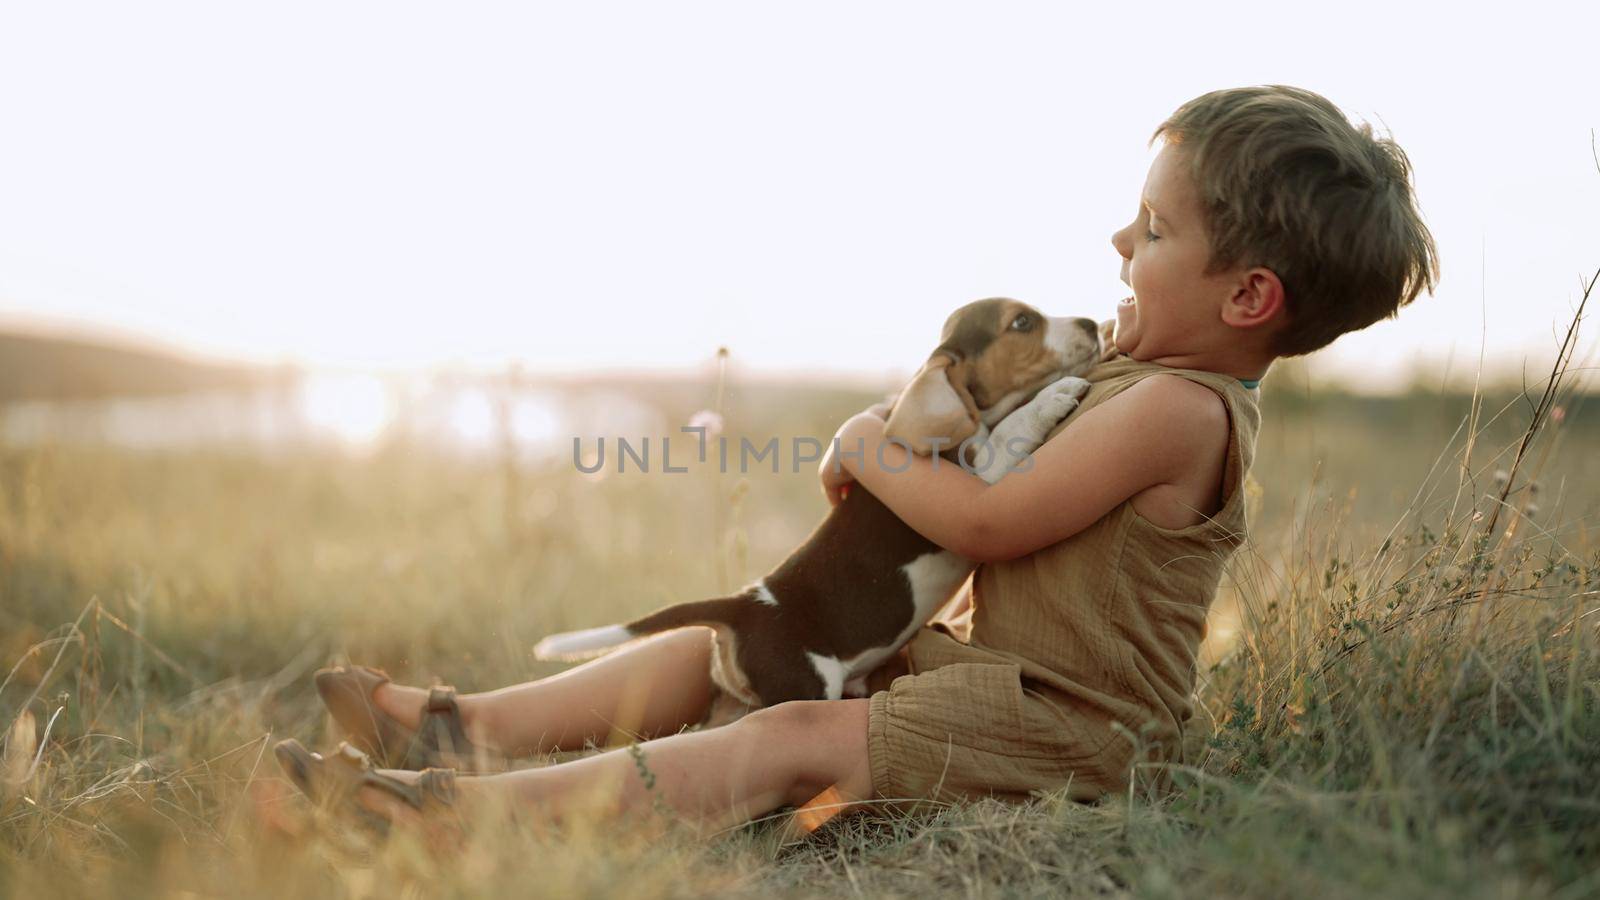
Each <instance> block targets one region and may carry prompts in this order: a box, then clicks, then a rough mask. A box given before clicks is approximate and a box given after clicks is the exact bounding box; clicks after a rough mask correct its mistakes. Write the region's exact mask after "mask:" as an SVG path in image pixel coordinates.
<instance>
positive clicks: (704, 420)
mask: <svg viewBox="0 0 1600 900" xmlns="http://www.w3.org/2000/svg"><path fill="white" fill-rule="evenodd" d="M688 427H690V428H704V429H705V430H706V431H705V434H706V437H716V436H717V435H719V434H721V433H722V416H721V415H719V414H718V413H717V412H716V411H715V410H710V409H702V410H700V411H699V412H697V413H695V414H694V415H692V416H690V417H689V425H688Z"/></svg>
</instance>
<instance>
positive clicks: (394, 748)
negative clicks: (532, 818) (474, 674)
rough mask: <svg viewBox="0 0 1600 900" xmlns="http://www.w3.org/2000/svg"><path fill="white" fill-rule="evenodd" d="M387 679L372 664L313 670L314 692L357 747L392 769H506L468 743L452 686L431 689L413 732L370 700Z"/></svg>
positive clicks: (489, 751)
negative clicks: (418, 722)
mask: <svg viewBox="0 0 1600 900" xmlns="http://www.w3.org/2000/svg"><path fill="white" fill-rule="evenodd" d="M390 680H391V679H390V678H389V673H387V672H385V671H383V670H382V669H374V668H372V667H371V666H348V667H346V666H336V667H334V668H331V669H319V670H318V671H317V674H316V684H317V693H318V694H321V695H322V703H323V705H325V706H327V707H328V712H330V713H331V714H332V715H333V720H334V721H335V722H338V723H339V727H340V728H342V729H344V731H345V733H346V734H348V735H349V736H350V740H351V741H352V742H353V743H354V744H355V746H356V748H357V749H360V750H362V751H364V752H365V753H367V754H368V755H370V756H371V757H372V758H373V759H375V760H377V761H378V764H379V765H381V766H384V767H386V768H391V769H426V768H431V767H440V768H450V769H460V770H462V771H464V772H499V771H503V770H504V769H505V768H506V765H505V760H504V758H503V757H502V756H501V755H500V754H499V753H497V752H495V751H494V750H492V749H490V748H488V747H482V746H478V745H475V744H473V743H472V742H471V741H470V740H468V739H467V732H466V730H465V729H464V728H463V727H462V724H461V708H460V707H459V706H457V705H456V689H455V688H453V687H450V686H448V685H436V686H434V687H432V688H429V689H428V700H427V702H426V704H425V705H424V706H423V709H422V728H421V729H419V730H417V731H412V730H411V729H410V728H407V727H406V726H404V725H402V724H400V723H399V722H397V721H395V720H394V718H392V717H391V716H389V715H388V714H387V713H385V712H384V711H383V710H381V709H379V708H378V705H377V704H376V703H374V702H373V701H372V692H373V691H374V690H376V689H377V688H378V686H379V685H381V684H385V683H387V682H389V681H390Z"/></svg>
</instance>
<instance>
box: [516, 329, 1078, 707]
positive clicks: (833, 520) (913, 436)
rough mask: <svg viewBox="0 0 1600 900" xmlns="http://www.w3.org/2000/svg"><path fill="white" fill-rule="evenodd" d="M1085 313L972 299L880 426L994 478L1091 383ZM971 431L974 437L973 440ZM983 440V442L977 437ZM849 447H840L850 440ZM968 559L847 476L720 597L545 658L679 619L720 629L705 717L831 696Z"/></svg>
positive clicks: (965, 570) (904, 635)
mask: <svg viewBox="0 0 1600 900" xmlns="http://www.w3.org/2000/svg"><path fill="white" fill-rule="evenodd" d="M1100 351H1101V335H1100V330H1099V328H1098V326H1097V325H1096V323H1095V322H1094V321H1093V320H1092V319H1081V318H1049V317H1046V316H1044V315H1041V314H1040V313H1039V311H1038V310H1036V309H1034V308H1032V307H1030V306H1028V305H1027V304H1024V303H1021V302H1018V301H1016V300H1010V299H1006V298H992V299H988V300H979V301H976V302H974V303H969V304H967V305H966V306H963V307H962V308H960V309H958V310H956V311H955V312H954V313H952V314H951V316H950V318H949V319H947V320H946V321H945V324H944V332H943V335H942V338H941V341H940V344H939V346H938V348H936V349H935V350H934V351H933V353H932V354H931V355H930V356H929V357H928V361H927V362H926V363H924V364H923V366H922V368H921V370H920V371H918V372H917V374H916V376H915V377H914V378H912V380H911V382H910V383H909V384H908V385H906V387H905V388H904V389H903V390H902V391H901V392H900V394H899V395H898V396H897V397H896V398H895V400H894V403H893V406H892V407H891V408H890V410H889V415H888V420H887V422H886V423H885V426H884V433H885V436H886V437H890V438H898V439H900V440H902V441H904V442H906V443H907V444H909V445H910V446H911V448H912V449H913V450H914V451H915V452H917V453H920V454H923V455H926V454H928V453H929V452H930V451H931V450H932V449H934V448H938V449H940V451H941V455H942V456H945V457H946V458H948V459H950V460H951V461H952V463H954V462H956V459H955V454H956V452H957V449H958V446H959V445H960V444H961V443H962V442H963V441H966V442H967V443H968V444H969V449H970V450H971V451H972V452H970V453H969V454H968V457H967V462H968V464H969V465H972V466H973V467H974V468H978V474H979V475H981V476H982V477H983V478H984V479H985V480H986V481H988V482H989V483H990V484H993V483H994V482H996V481H998V480H999V479H1000V478H1001V476H1003V475H1004V474H1005V473H1006V472H1007V471H1008V470H1009V469H1010V468H1011V467H1013V466H1014V465H1015V464H1016V463H1017V462H1018V461H1019V459H1020V457H1021V456H1023V455H1026V454H1028V453H1032V452H1033V451H1034V450H1036V449H1037V448H1038V447H1039V445H1040V444H1041V443H1042V442H1043V441H1044V438H1045V435H1046V434H1048V433H1049V431H1050V429H1051V428H1053V427H1054V426H1055V425H1056V424H1057V423H1058V422H1060V421H1061V419H1062V418H1064V417H1065V416H1067V415H1068V414H1070V413H1071V412H1072V410H1073V409H1075V408H1077V405H1078V400H1079V398H1081V397H1082V396H1083V394H1084V392H1086V391H1087V390H1088V388H1089V383H1088V382H1087V381H1084V380H1083V379H1082V378H1081V377H1078V376H1081V375H1083V374H1084V373H1086V372H1087V371H1088V370H1089V368H1090V366H1092V365H1093V364H1094V363H1095V362H1096V361H1097V360H1098V359H1099V358H1100V355H1101V352H1100ZM969 439H971V440H969ZM985 445H987V446H986V447H985ZM845 449H849V448H845ZM973 567H974V563H973V562H972V561H970V560H968V559H966V558H964V557H961V556H958V555H956V554H954V553H952V552H950V551H948V550H944V549H942V548H940V547H938V546H936V545H935V544H933V543H932V542H931V541H929V540H928V539H926V538H924V537H922V536H921V535H920V534H918V533H917V532H916V531H914V530H912V528H911V527H910V526H908V525H906V524H905V523H904V522H902V521H900V519H899V518H898V517H897V516H895V514H894V513H892V512H890V511H889V508H888V507H886V506H884V505H883V503H882V501H880V500H878V499H877V498H876V497H874V496H873V495H872V494H871V493H869V492H868V491H866V490H865V489H863V488H862V487H861V486H860V485H859V484H857V485H854V486H853V489H852V490H851V491H850V492H849V493H848V495H847V496H846V497H845V499H844V500H843V501H841V502H840V503H839V504H838V505H837V506H835V507H834V508H833V509H832V510H831V511H830V512H829V513H828V515H827V517H826V518H825V519H823V520H822V523H821V524H820V525H818V526H817V528H816V530H815V531H813V532H812V533H811V535H810V536H809V537H808V538H806V540H805V542H804V543H803V544H801V545H800V547H799V548H798V549H796V550H795V551H794V553H792V554H791V555H790V556H789V558H788V559H786V560H784V561H783V563H781V564H780V565H779V566H778V567H777V568H776V569H773V570H772V572H771V573H769V574H768V575H767V576H766V577H765V578H762V579H759V580H757V581H755V582H753V583H751V584H749V585H747V586H746V587H744V588H743V589H741V590H740V591H739V592H738V593H736V594H734V595H732V596H729V597H718V598H714V599H710V600H701V601H697V602H690V603H679V604H676V605H673V606H669V607H667V608H665V609H662V610H659V611H657V612H654V613H651V614H650V615H647V616H645V617H643V618H641V619H637V620H635V621H633V622H629V623H628V624H626V625H609V626H605V627H602V628H591V629H588V630H585V631H575V632H568V633H566V634H558V635H552V636H551V637H548V638H545V639H544V640H543V641H540V642H539V644H538V646H536V647H535V648H534V654H535V656H537V657H538V658H540V659H576V658H582V657H585V656H591V655H594V654H595V653H596V652H598V651H601V650H604V649H606V648H609V647H613V646H615V645H617V644H621V643H624V642H626V641H630V640H633V639H635V638H639V637H643V636H645V635H649V634H655V633H657V632H661V631H667V630H669V629H673V628H682V627H684V626H688V625H707V626H710V627H711V628H712V629H714V630H715V632H716V635H717V638H716V650H715V652H714V653H713V654H712V666H711V668H712V672H711V676H712V680H713V681H714V682H715V683H716V684H717V686H718V687H719V688H721V690H722V692H723V693H724V695H725V696H724V697H722V698H719V702H718V709H717V711H716V712H714V713H713V717H714V718H716V719H719V720H725V719H728V718H734V717H736V716H737V715H738V714H739V713H740V712H742V711H744V709H747V708H749V707H758V706H769V705H772V704H774V703H781V702H783V701H785V700H818V699H831V700H837V699H839V698H840V697H842V696H844V695H845V693H846V685H850V687H851V689H852V692H855V693H859V692H860V691H861V685H860V679H862V678H863V676H865V675H866V673H868V672H870V671H871V670H872V669H873V668H875V667H876V666H878V665H879V664H880V663H882V662H883V661H884V660H886V659H888V658H889V656H890V655H891V654H892V653H894V652H895V651H896V650H898V649H899V648H900V647H901V645H903V644H904V643H905V642H906V641H907V640H909V639H910V637H911V635H912V634H913V633H914V632H915V631H916V630H917V629H918V628H919V627H921V626H922V625H923V624H924V623H926V622H927V621H928V620H929V619H930V618H931V617H932V616H933V614H934V613H935V612H937V611H938V610H939V609H940V608H941V607H942V606H944V604H945V603H946V602H947V601H948V600H949V599H950V598H951V596H952V595H954V593H955V592H956V590H957V589H958V588H960V586H961V584H962V582H964V581H965V580H966V578H967V576H968V575H969V574H971V572H972V569H973Z"/></svg>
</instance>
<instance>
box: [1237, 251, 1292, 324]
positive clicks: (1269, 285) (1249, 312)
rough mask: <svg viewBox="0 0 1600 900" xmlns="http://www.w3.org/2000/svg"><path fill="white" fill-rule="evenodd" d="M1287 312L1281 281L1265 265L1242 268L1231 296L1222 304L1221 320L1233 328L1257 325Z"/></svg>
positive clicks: (1282, 315)
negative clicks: (1242, 272)
mask: <svg viewBox="0 0 1600 900" xmlns="http://www.w3.org/2000/svg"><path fill="white" fill-rule="evenodd" d="M1288 313H1289V308H1288V307H1287V306H1286V305H1285V301H1284V292H1283V281H1282V280H1281V279H1279V278H1278V273H1276V272H1274V271H1272V270H1271V269H1269V268H1267V267H1266V266H1256V267H1255V268H1252V269H1246V270H1245V272H1244V274H1243V275H1241V276H1240V278H1239V284H1238V285H1237V286H1236V287H1235V288H1234V291H1233V296H1231V297H1229V298H1228V299H1227V301H1226V302H1224V303H1223V305H1222V321H1224V322H1226V323H1228V324H1229V325H1232V326H1233V327H1235V328H1257V327H1260V326H1262V325H1266V324H1269V323H1271V322H1273V321H1274V320H1276V319H1278V318H1280V317H1286V316H1287V315H1288Z"/></svg>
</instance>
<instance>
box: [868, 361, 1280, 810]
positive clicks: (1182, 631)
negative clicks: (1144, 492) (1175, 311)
mask: <svg viewBox="0 0 1600 900" xmlns="http://www.w3.org/2000/svg"><path fill="white" fill-rule="evenodd" d="M1157 374H1170V375H1178V376H1180V377H1183V378H1187V379H1189V380H1191V381H1195V382H1198V383H1199V384H1203V385H1205V386H1206V387H1208V388H1210V389H1211V390H1213V391H1215V392H1216V393H1217V394H1218V395H1220V396H1221V397H1222V400H1223V403H1224V405H1225V406H1226V407H1227V410H1228V417H1229V419H1230V421H1231V427H1230V429H1229V431H1230V433H1229V437H1228V452H1227V462H1226V465H1225V468H1224V471H1223V474H1222V507H1221V509H1220V510H1219V511H1218V512H1217V514H1216V515H1215V516H1213V517H1212V518H1211V519H1209V520H1207V521H1204V522H1201V523H1200V524H1197V525H1192V526H1189V527H1187V528H1179V529H1169V528H1163V527H1161V526H1159V525H1156V524H1154V523H1152V522H1150V521H1149V520H1147V519H1145V518H1144V517H1143V516H1140V515H1139V514H1138V513H1137V512H1136V511H1135V510H1134V508H1133V505H1132V504H1131V503H1130V502H1128V501H1127V500H1124V501H1123V502H1122V503H1121V504H1120V505H1118V506H1117V507H1116V508H1115V509H1112V510H1111V511H1110V512H1108V513H1106V514H1105V515H1104V516H1102V517H1101V518H1100V519H1099V520H1098V521H1096V522H1095V523H1094V524H1092V525H1090V526H1089V527H1087V528H1085V529H1084V530H1082V531H1080V532H1078V533H1077V534H1075V535H1072V536H1071V537H1069V538H1067V539H1066V540H1063V541H1059V542H1057V543H1055V544H1052V545H1050V546H1048V547H1045V548H1043V549H1040V550H1037V551H1035V552H1033V553H1030V554H1028V555H1027V556H1023V557H1019V558H1017V559H1013V560H1007V561H1004V562H998V563H985V564H983V565H981V566H979V567H978V569H977V571H976V572H974V573H973V576H972V581H971V582H970V590H971V594H972V603H971V610H970V614H971V618H970V622H968V621H954V622H948V623H946V622H936V623H934V624H932V625H930V626H929V627H926V628H923V629H921V630H920V631H918V632H917V634H916V635H915V636H914V637H913V638H912V640H911V642H910V643H908V644H907V645H906V647H905V650H904V651H903V653H902V655H901V656H900V657H899V658H897V660H896V661H895V662H894V663H892V664H890V665H886V666H885V668H884V669H883V670H880V672H879V673H874V677H873V679H871V680H870V682H869V684H870V685H871V686H873V687H880V686H882V685H883V684H884V683H885V682H886V681H888V679H889V678H893V681H892V682H891V683H889V684H888V689H887V690H879V691H878V692H877V693H874V694H873V695H872V699H871V712H870V718H869V724H868V753H869V756H870V761H871V768H872V783H873V788H874V790H875V791H876V793H877V796H878V797H879V798H881V799H914V798H934V799H941V800H950V799H956V798H964V797H975V796H985V795H994V796H1000V797H1009V798H1012V799H1024V798H1026V797H1027V796H1028V795H1029V792H1031V791H1034V790H1050V789H1056V788H1061V787H1067V788H1068V795H1069V796H1070V797H1072V798H1073V799H1076V800H1094V799H1097V798H1099V797H1101V796H1103V795H1104V794H1106V793H1108V792H1117V791H1123V790H1126V789H1127V786H1128V778H1129V775H1130V767H1131V766H1132V765H1133V763H1135V762H1137V761H1140V760H1151V761H1178V762H1181V761H1183V729H1184V723H1185V722H1187V721H1188V719H1189V717H1190V716H1191V714H1192V713H1193V706H1192V703H1191V700H1190V694H1191V692H1192V690H1193V688H1194V680H1195V655H1196V653H1197V651H1198V650H1199V646H1200V640H1201V638H1202V637H1204V635H1205V627H1206V626H1205V621H1206V611H1207V609H1208V608H1209V607H1210V605H1211V601H1212V599H1213V598H1214V597H1215V596H1216V591H1217V586H1218V584H1219V582H1220V580H1221V577H1222V570H1223V566H1224V564H1225V563H1226V562H1227V560H1228V559H1229V557H1231V556H1232V555H1233V551H1234V550H1235V549H1236V548H1237V547H1238V546H1239V545H1240V544H1241V543H1242V542H1243V540H1244V538H1245V535H1246V523H1245V513H1244V496H1243V495H1244V491H1243V488H1242V485H1243V482H1244V475H1245V473H1246V472H1248V471H1249V469H1250V464H1251V461H1252V459H1253V458H1254V456H1255V444H1256V432H1257V430H1258V427H1259V426H1260V422H1261V414H1260V408H1259V406H1258V398H1259V391H1257V390H1254V389H1250V388H1247V387H1245V386H1244V384H1242V383H1241V382H1240V381H1239V380H1238V379H1236V378H1233V377H1231V376H1228V375H1221V374H1218V373H1215V372H1203V371H1198V370H1194V369H1175V368H1170V367H1167V366H1161V365H1157V364H1155V363H1147V362H1139V361H1138V360H1134V359H1131V358H1129V357H1128V356H1127V355H1125V354H1119V355H1117V356H1115V357H1112V358H1111V359H1109V360H1106V361H1103V362H1101V363H1100V364H1098V365H1096V366H1095V368H1094V369H1093V370H1092V371H1090V373H1089V374H1088V376H1087V378H1088V379H1089V381H1090V382H1091V384H1092V387H1091V389H1090V390H1089V393H1088V394H1087V395H1086V396H1085V397H1084V399H1083V402H1082V404H1081V405H1080V406H1079V408H1078V411H1077V413H1076V415H1074V416H1072V417H1069V418H1068V419H1067V420H1066V421H1065V422H1064V423H1063V424H1062V425H1060V426H1057V429H1056V430H1057V431H1059V430H1060V429H1061V428H1062V427H1070V426H1071V424H1072V422H1073V421H1074V419H1076V418H1077V416H1078V415H1082V414H1083V412H1084V411H1086V410H1089V409H1092V408H1094V407H1095V406H1096V405H1098V404H1100V403H1104V402H1105V401H1106V400H1109V399H1110V398H1112V397H1115V396H1116V395H1117V394H1119V393H1121V392H1122V391H1125V390H1127V389H1128V388H1130V387H1132V386H1133V385H1134V384H1136V383H1138V382H1139V381H1140V380H1142V379H1144V378H1147V377H1149V376H1151V375H1157ZM1054 434H1055V432H1052V433H1051V436H1054ZM898 673H908V674H899V677H894V676H895V675H896V674H898ZM1118 726H1120V728H1119V727H1118ZM1121 729H1126V731H1122V730H1121ZM1156 777H1157V780H1158V781H1160V780H1162V779H1161V778H1160V776H1159V775H1157V776H1156Z"/></svg>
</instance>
